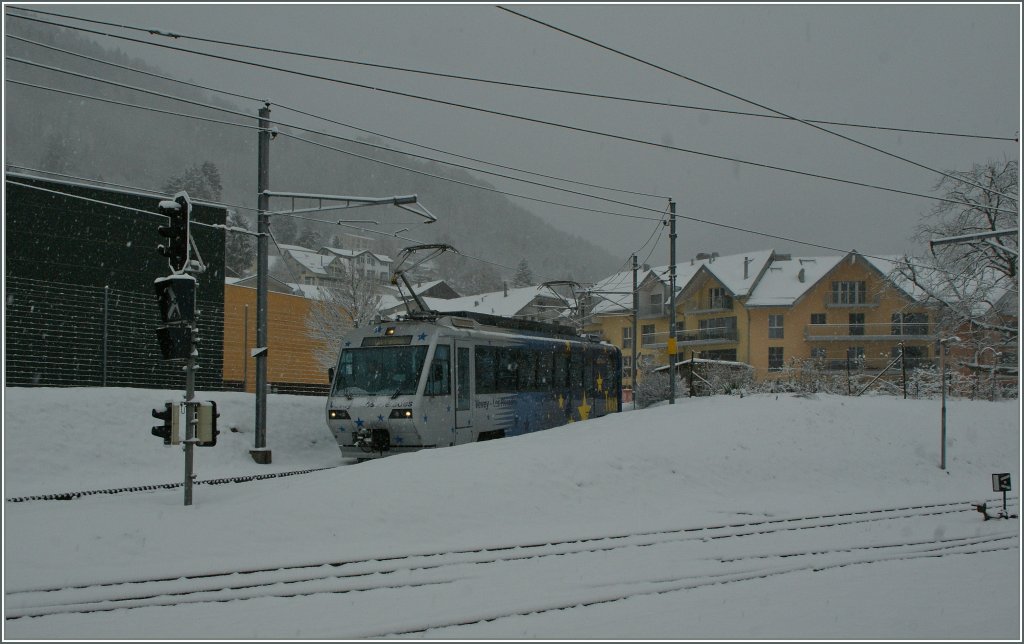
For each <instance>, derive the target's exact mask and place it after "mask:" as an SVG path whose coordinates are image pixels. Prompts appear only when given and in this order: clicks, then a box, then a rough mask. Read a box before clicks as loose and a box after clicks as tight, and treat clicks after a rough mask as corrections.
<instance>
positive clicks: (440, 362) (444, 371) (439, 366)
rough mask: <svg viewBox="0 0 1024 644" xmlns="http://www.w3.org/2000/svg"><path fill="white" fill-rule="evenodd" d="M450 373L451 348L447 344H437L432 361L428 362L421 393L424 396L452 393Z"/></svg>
mask: <svg viewBox="0 0 1024 644" xmlns="http://www.w3.org/2000/svg"><path fill="white" fill-rule="evenodd" d="M451 373H452V358H451V348H450V347H449V346H448V345H447V344H439V345H437V347H436V348H435V349H434V361H433V362H431V363H430V372H429V373H428V374H427V386H426V389H424V391H423V394H424V395H426V396H448V395H450V394H451V393H452V376H451Z"/></svg>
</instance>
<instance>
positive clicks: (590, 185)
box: [7, 36, 668, 199]
mask: <svg viewBox="0 0 1024 644" xmlns="http://www.w3.org/2000/svg"><path fill="white" fill-rule="evenodd" d="M7 37H8V38H9V39H11V40H18V41H21V42H25V43H29V44H32V45H36V46H39V47H43V48H45V49H49V50H52V51H57V52H60V53H64V54H68V55H70V56H75V57H78V58H83V59H85V60H90V61H93V62H96V63H100V64H103V65H109V66H111V67H116V68H118V69H123V70H127V71H131V72H135V73H138V74H142V75H145V76H150V77H153V78H159V79H161V80H165V81H169V82H173V83H178V84H181V85H184V86H187V87H194V88H196V89H201V90H204V91H208V92H215V93H221V94H225V95H227V96H232V97H235V98H242V99H246V100H251V101H256V102H264V101H265V100H266V99H261V98H257V97H254V96H247V95H245V94H239V93H237V92H230V91H227V90H223V89H219V88H214V87H209V86H207V85H200V84H198V83H192V82H188V81H183V80H179V79H176V78H173V77H171V76H166V75H163V74H157V73H154V72H150V71H146V70H143V69H137V68H135V67H129V66H127V65H121V64H118V63H114V62H111V61H105V60H103V59H100V58H95V57H93V56H87V55H85V54H81V53H79V52H75V51H71V50H69V49H62V48H60V47H54V46H52V45H47V44H45V43H41V42H38V41H35V40H31V39H28V38H21V37H18V36H7ZM12 59H14V58H13V57H12ZM17 60H19V61H20V62H26V61H22V60H21V59H17ZM30 64H35V65H37V66H43V65H41V64H39V63H30ZM52 69H56V68H52ZM58 71H63V72H65V73H72V72H69V71H67V70H58ZM90 78H92V77H90ZM95 80H98V81H100V82H110V83H113V81H107V80H105V79H100V78H95ZM115 84H116V83H115ZM125 87H129V86H125ZM137 89H141V88H137ZM167 98H174V97H169V96H168V97H167ZM271 104H272V105H274V106H275V107H280V108H282V109H284V110H288V111H290V112H295V113H296V114H301V115H303V116H308V117H311V118H315V119H318V120H321V121H324V122H327V123H333V124H335V125H340V126H342V127H346V128H349V129H352V130H356V131H358V132H363V133H365V134H370V135H373V136H378V137H381V138H383V139H388V140H391V141H397V142H399V143H404V144H406V145H411V146H413V147H417V148H423V149H425V150H430V151H432V152H439V153H441V154H446V155H449V156H452V157H455V158H459V159H465V160H467V161H473V162H475V163H482V164H484V165H489V166H494V167H497V168H502V169H505V170H513V171H515V172H521V173H523V174H528V175H533V176H538V177H542V178H545V179H554V180H556V181H563V182H565V183H570V184H575V185H581V186H586V187H588V188H599V189H601V190H609V191H612V192H621V193H625V194H631V195H636V196H640V197H653V198H658V199H667V198H668V197H666V196H663V195H656V194H651V193H646V192H641V191H637V190H627V189H625V188H613V187H610V186H603V185H598V184H593V183H586V182H584V181H579V180H575V179H567V178H565V177H559V176H555V175H550V174H544V173H540V172H533V171H531V170H524V169H522V168H516V167H513V166H508V165H503V164H500V163H495V162H493V161H486V160H483V159H477V158H474V157H470V156H465V155H462V154H458V153H456V152H451V151H449V150H444V149H441V148H436V147H432V146H429V145H424V144H422V143H416V142H414V141H409V140H407V139H401V138H398V137H394V136H389V135H387V134H384V133H382V132H377V131H374V130H368V129H365V128H361V127H358V126H355V125H352V124H351V123H345V122H343V121H338V120H335V119H332V118H329V117H326V116H322V115H318V114H314V113H312V112H307V111H305V110H302V109H299V108H297V107H294V106H289V105H285V104H283V103H280V102H278V101H273V102H271ZM203 106H204V107H209V108H211V109H224V108H218V107H217V106H213V105H208V104H203ZM228 111H230V110H228ZM246 116H249V115H246ZM290 127H296V128H297V129H303V128H298V126H290ZM346 140H348V139H346ZM354 142H355V143H359V144H360V145H366V143H364V142H362V141H354ZM384 149H387V150H390V151H395V150H391V149H390V148H384ZM397 152H400V151H397ZM400 153H402V154H408V153H405V152H400ZM436 161H437V162H438V163H446V162H444V161H440V160H436ZM459 167H462V166H459ZM474 170H475V171H480V172H482V170H479V169H477V168H474Z"/></svg>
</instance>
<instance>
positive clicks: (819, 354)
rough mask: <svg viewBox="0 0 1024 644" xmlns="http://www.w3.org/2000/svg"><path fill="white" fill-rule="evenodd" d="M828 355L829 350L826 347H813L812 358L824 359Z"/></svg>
mask: <svg viewBox="0 0 1024 644" xmlns="http://www.w3.org/2000/svg"><path fill="white" fill-rule="evenodd" d="M826 357H828V350H827V349H825V347H811V359H812V360H824V359H825V358H826Z"/></svg>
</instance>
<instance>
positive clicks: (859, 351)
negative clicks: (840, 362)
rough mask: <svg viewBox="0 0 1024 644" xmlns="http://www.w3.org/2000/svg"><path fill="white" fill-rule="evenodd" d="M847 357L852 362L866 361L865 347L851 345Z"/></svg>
mask: <svg viewBox="0 0 1024 644" xmlns="http://www.w3.org/2000/svg"><path fill="white" fill-rule="evenodd" d="M846 359H847V360H849V361H850V362H860V363H863V362H864V347H850V348H848V349H847V350H846Z"/></svg>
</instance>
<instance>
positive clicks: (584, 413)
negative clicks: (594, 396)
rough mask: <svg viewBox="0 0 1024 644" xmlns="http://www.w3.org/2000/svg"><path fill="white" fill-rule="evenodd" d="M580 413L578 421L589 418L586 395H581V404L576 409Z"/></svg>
mask: <svg viewBox="0 0 1024 644" xmlns="http://www.w3.org/2000/svg"><path fill="white" fill-rule="evenodd" d="M576 409H577V410H578V411H579V412H580V420H587V419H588V418H590V409H591V407H590V405H588V404H587V395H586V394H583V404H581V405H580V406H579V407H577V408H576Z"/></svg>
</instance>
